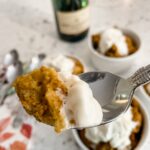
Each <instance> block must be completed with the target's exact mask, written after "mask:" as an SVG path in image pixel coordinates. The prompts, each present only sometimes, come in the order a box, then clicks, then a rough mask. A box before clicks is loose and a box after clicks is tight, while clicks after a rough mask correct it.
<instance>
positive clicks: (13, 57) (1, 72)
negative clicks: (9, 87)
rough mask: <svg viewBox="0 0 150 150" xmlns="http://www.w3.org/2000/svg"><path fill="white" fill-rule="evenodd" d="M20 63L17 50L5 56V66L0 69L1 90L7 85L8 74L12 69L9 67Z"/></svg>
mask: <svg viewBox="0 0 150 150" xmlns="http://www.w3.org/2000/svg"><path fill="white" fill-rule="evenodd" d="M18 61H19V54H18V52H17V50H15V49H13V50H11V51H10V52H9V53H7V54H6V55H5V56H4V60H3V64H2V65H1V68H0V88H1V86H3V84H5V81H6V74H7V72H8V69H10V68H9V66H10V65H13V64H17V62H18ZM11 68H12V66H11Z"/></svg>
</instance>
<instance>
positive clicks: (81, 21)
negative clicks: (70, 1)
mask: <svg viewBox="0 0 150 150" xmlns="http://www.w3.org/2000/svg"><path fill="white" fill-rule="evenodd" d="M56 15H57V19H58V26H59V30H60V32H61V33H63V34H68V35H76V34H80V33H82V32H84V31H85V30H87V29H88V28H89V25H90V22H89V21H90V19H89V6H88V7H86V8H83V9H80V10H77V11H74V12H61V11H57V13H56Z"/></svg>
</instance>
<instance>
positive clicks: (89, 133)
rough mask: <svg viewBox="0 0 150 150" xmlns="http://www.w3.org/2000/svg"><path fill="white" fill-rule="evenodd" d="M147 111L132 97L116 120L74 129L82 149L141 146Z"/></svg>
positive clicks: (123, 149)
mask: <svg viewBox="0 0 150 150" xmlns="http://www.w3.org/2000/svg"><path fill="white" fill-rule="evenodd" d="M148 128H149V120H148V113H147V111H146V109H145V107H144V106H143V104H142V103H141V101H140V100H139V99H138V98H137V97H134V99H133V102H132V105H131V107H130V109H129V110H128V111H127V112H126V113H125V114H124V115H123V116H121V117H120V118H118V119H117V120H115V121H113V122H111V123H109V124H106V125H102V126H98V127H94V128H87V129H83V130H79V131H77V130H74V131H73V134H74V137H75V140H76V142H77V143H78V144H79V146H80V147H81V148H82V149H83V150H134V149H140V148H142V147H143V145H144V144H145V142H146V140H147V136H148V132H149V129H148Z"/></svg>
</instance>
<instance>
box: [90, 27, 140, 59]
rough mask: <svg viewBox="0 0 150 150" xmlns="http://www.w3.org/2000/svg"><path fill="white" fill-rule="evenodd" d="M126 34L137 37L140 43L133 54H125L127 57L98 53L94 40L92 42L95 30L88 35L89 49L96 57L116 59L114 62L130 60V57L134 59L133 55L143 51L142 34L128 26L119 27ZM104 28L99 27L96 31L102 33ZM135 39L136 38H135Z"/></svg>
mask: <svg viewBox="0 0 150 150" xmlns="http://www.w3.org/2000/svg"><path fill="white" fill-rule="evenodd" d="M119 29H120V30H121V31H122V32H123V33H124V34H127V35H129V36H132V37H133V36H134V37H136V39H137V41H138V42H136V40H134V41H135V42H136V44H137V45H138V49H137V51H136V52H134V53H133V54H131V55H128V56H125V57H120V58H115V57H108V56H105V55H102V54H100V53H98V52H97V51H96V50H95V49H94V48H93V46H92V42H91V36H92V35H93V34H94V33H95V32H93V33H92V32H91V33H90V34H89V36H88V46H89V49H90V51H91V52H92V53H93V54H94V55H95V56H96V57H99V58H101V59H104V60H107V61H111V62H112V61H114V62H120V61H126V60H129V59H132V58H133V57H135V56H137V55H138V54H139V53H140V52H141V47H142V43H141V39H140V36H139V35H138V34H137V33H135V32H134V31H133V30H131V29H127V28H119ZM103 30H104V29H97V30H96V31H97V32H96V33H101V32H102V31H103ZM134 39H135V38H134Z"/></svg>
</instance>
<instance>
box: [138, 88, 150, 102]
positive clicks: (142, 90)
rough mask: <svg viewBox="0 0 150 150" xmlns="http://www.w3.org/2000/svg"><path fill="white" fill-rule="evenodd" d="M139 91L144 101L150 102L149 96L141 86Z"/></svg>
mask: <svg viewBox="0 0 150 150" xmlns="http://www.w3.org/2000/svg"><path fill="white" fill-rule="evenodd" d="M140 90H141V92H142V94H143V96H144V97H145V99H147V100H148V99H149V100H150V96H149V95H148V93H147V92H146V91H145V89H144V86H141V87H140Z"/></svg>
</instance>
